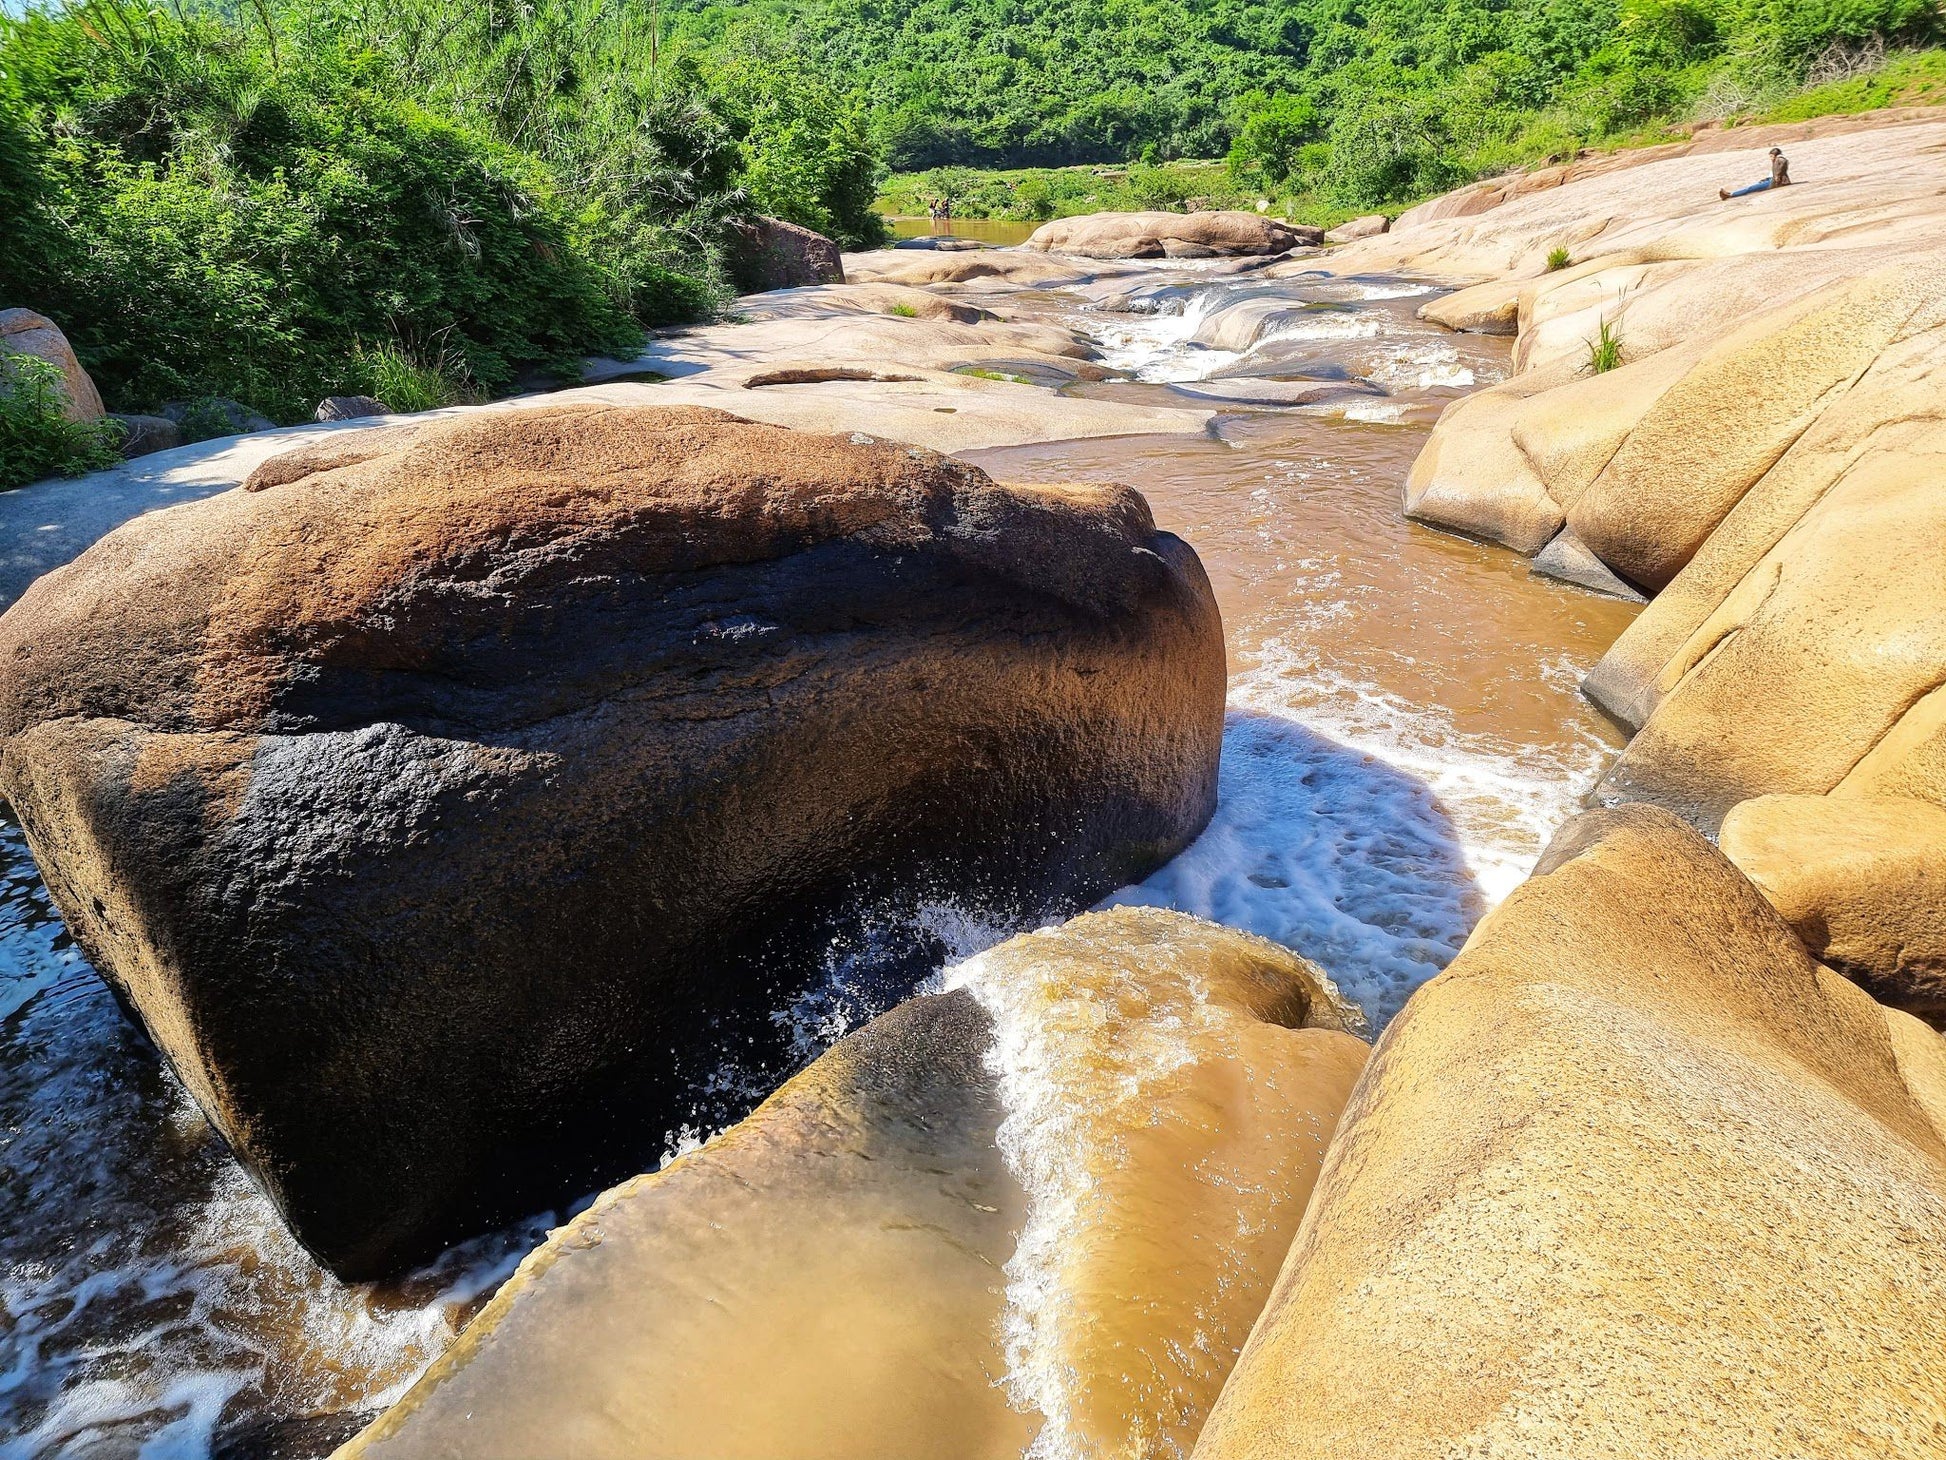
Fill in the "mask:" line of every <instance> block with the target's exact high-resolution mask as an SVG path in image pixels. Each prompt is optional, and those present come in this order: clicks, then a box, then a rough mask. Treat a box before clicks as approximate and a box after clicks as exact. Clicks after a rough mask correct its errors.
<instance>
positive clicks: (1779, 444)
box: [1568, 269, 1946, 590]
mask: <svg viewBox="0 0 1946 1460" xmlns="http://www.w3.org/2000/svg"><path fill="white" fill-rule="evenodd" d="M1942 311H1946V270H1933V271H1930V273H1914V272H1913V271H1910V270H1904V269H1898V270H1888V271H1883V272H1880V273H1876V274H1872V275H1868V276H1867V277H1865V278H1863V279H1859V280H1856V281H1853V282H1851V283H1848V284H1845V285H1842V286H1834V290H1833V292H1832V293H1831V294H1830V296H1829V297H1828V299H1826V301H1825V302H1824V303H1823V304H1822V305H1821V307H1819V308H1817V309H1814V310H1812V311H1811V312H1809V313H1807V314H1805V315H1803V316H1802V317H1800V318H1797V319H1795V320H1793V321H1792V322H1790V323H1789V324H1786V325H1785V326H1784V327H1783V328H1781V329H1774V330H1772V329H1762V328H1760V327H1759V328H1756V329H1754V330H1753V331H1750V332H1745V331H1738V332H1736V333H1733V334H1731V335H1729V336H1728V337H1726V338H1725V339H1724V341H1723V342H1722V344H1720V345H1719V346H1717V347H1716V348H1714V349H1712V350H1710V351H1709V352H1708V353H1707V354H1705V355H1704V356H1703V357H1702V358H1701V359H1700V360H1699V361H1697V363H1696V365H1695V367H1694V368H1693V369H1691V370H1688V371H1687V372H1685V373H1684V374H1683V376H1682V378H1681V379H1680V380H1678V381H1676V382H1675V383H1674V384H1672V385H1670V386H1669V387H1668V389H1667V390H1665V391H1664V392H1663V393H1662V394H1661V395H1660V396H1659V397H1658V398H1657V400H1656V401H1655V403H1654V404H1653V405H1652V406H1651V407H1650V408H1649V410H1648V411H1647V412H1646V413H1645V414H1644V416H1643V417H1642V419H1641V421H1640V422H1639V423H1638V424H1637V425H1636V426H1635V427H1634V429H1633V430H1631V431H1630V432H1629V433H1628V435H1627V437H1626V439H1625V440H1624V441H1623V442H1622V444H1621V445H1620V446H1619V447H1618V448H1617V450H1616V452H1615V455H1614V457H1613V458H1612V459H1611V460H1610V461H1609V463H1608V465H1607V466H1606V467H1604V468H1603V469H1602V471H1601V472H1600V474H1599V475H1597V476H1596V478H1595V479H1594V481H1593V482H1592V483H1591V484H1590V485H1589V487H1588V488H1587V490H1586V491H1585V492H1583V493H1582V494H1581V496H1580V498H1579V500H1578V501H1577V502H1576V503H1575V505H1574V507H1573V508H1572V509H1571V510H1570V512H1569V514H1568V522H1569V524H1570V525H1571V526H1572V527H1573V528H1574V530H1575V534H1576V535H1577V536H1578V537H1580V538H1581V540H1582V541H1583V542H1585V543H1587V544H1588V546H1589V547H1590V548H1592V549H1593V550H1594V552H1595V553H1596V554H1597V555H1598V556H1600V558H1601V559H1602V561H1603V562H1605V563H1607V564H1608V565H1609V566H1610V567H1612V568H1613V569H1615V571H1616V572H1618V573H1620V574H1621V575H1622V576H1623V577H1625V578H1627V579H1629V580H1630V581H1631V582H1634V583H1639V584H1641V585H1642V586H1643V587H1645V588H1648V589H1651V590H1654V589H1660V588H1661V587H1663V586H1664V585H1665V584H1667V583H1668V582H1669V581H1670V579H1672V578H1674V577H1675V576H1676V574H1677V573H1678V572H1679V571H1681V569H1682V567H1683V565H1684V564H1686V563H1687V562H1688V561H1689V560H1690V558H1691V557H1693V556H1694V555H1695V553H1696V551H1697V549H1698V548H1699V547H1701V546H1702V543H1703V541H1704V539H1705V538H1707V537H1708V536H1709V534H1710V533H1711V532H1712V531H1713V530H1714V529H1715V528H1716V526H1717V524H1718V523H1720V522H1721V521H1722V520H1723V518H1724V517H1725V516H1726V515H1727V514H1728V513H1729V511H1730V509H1731V508H1732V507H1734V506H1735V505H1736V503H1737V501H1738V499H1740V498H1741V497H1742V496H1743V494H1744V493H1745V492H1746V491H1748V490H1749V488H1750V486H1751V485H1752V484H1753V483H1754V482H1755V481H1756V480H1757V479H1758V478H1759V477H1761V476H1763V475H1764V473H1766V472H1767V471H1769V470H1770V469H1771V467H1772V466H1774V465H1775V464H1776V463H1777V461H1778V460H1779V458H1781V457H1782V456H1783V455H1784V453H1785V452H1786V451H1787V450H1789V449H1790V447H1791V445H1792V444H1793V443H1794V442H1795V441H1796V440H1797V439H1798V437H1800V436H1801V435H1803V434H1804V432H1805V431H1806V430H1807V429H1808V428H1809V427H1810V426H1811V425H1812V424H1813V423H1814V422H1815V420H1816V419H1817V417H1818V415H1819V414H1820V413H1821V412H1822V411H1823V410H1824V409H1825V408H1826V407H1827V406H1829V405H1830V404H1831V403H1832V401H1833V400H1835V399H1837V398H1838V397H1840V396H1842V395H1843V393H1844V392H1845V391H1846V390H1847V389H1849V388H1850V386H1851V385H1852V383H1853V382H1854V381H1856V380H1857V379H1858V378H1859V377H1860V376H1862V375H1864V374H1865V372H1866V371H1867V370H1868V369H1870V367H1871V366H1872V364H1873V362H1874V361H1875V360H1877V358H1878V357H1879V355H1880V354H1881V353H1883V352H1884V351H1885V350H1886V349H1887V348H1889V347H1890V346H1892V345H1894V344H1896V343H1897V342H1898V341H1899V340H1900V339H1902V338H1904V337H1905V336H1906V335H1907V334H1909V333H1911V332H1913V331H1915V330H1919V329H1925V328H1928V327H1930V326H1932V325H1934V324H1937V323H1938V322H1939V320H1940V317H1941V314H1942ZM1753 333H1754V334H1755V336H1756V337H1755V338H1752V337H1751V335H1752V334H1753Z"/></svg>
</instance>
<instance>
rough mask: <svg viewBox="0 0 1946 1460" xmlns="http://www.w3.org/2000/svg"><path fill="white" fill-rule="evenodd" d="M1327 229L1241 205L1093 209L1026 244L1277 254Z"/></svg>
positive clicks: (1182, 253) (1319, 237) (1185, 253)
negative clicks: (1196, 209)
mask: <svg viewBox="0 0 1946 1460" xmlns="http://www.w3.org/2000/svg"><path fill="white" fill-rule="evenodd" d="M1323 238H1324V231H1323V230H1322V229H1318V228H1305V227H1301V226H1297V225H1293V224H1289V223H1282V222H1279V221H1278V220H1277V219H1275V218H1267V217H1265V216H1264V215H1263V214H1261V213H1246V212H1243V211H1241V210H1231V211H1213V212H1207V213H1088V214H1085V215H1083V216H1081V217H1078V218H1057V219H1055V220H1054V221H1053V222H1052V223H1043V224H1042V225H1041V226H1040V227H1039V228H1036V229H1035V230H1034V232H1033V236H1032V237H1030V238H1029V239H1028V240H1027V242H1026V244H1025V245H1024V247H1026V248H1030V249H1038V250H1039V251H1040V252H1042V253H1062V254H1077V255H1079V256H1080V257H1082V258H1097V259H1159V258H1165V257H1167V258H1196V257H1212V256H1217V257H1220V256H1227V255H1234V254H1274V253H1283V252H1285V251H1286V250H1288V249H1292V248H1296V247H1298V246H1299V245H1300V244H1314V243H1320V242H1322V241H1323Z"/></svg>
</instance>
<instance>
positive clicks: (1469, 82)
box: [676, 0, 1940, 217]
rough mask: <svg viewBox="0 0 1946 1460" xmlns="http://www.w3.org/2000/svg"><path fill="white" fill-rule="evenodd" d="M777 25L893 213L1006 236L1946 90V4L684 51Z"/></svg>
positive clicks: (1774, 4) (895, 7)
mask: <svg viewBox="0 0 1946 1460" xmlns="http://www.w3.org/2000/svg"><path fill="white" fill-rule="evenodd" d="M759 25H762V26H769V27H773V28H775V27H785V28H789V29H791V30H792V31H793V32H794V34H795V35H796V36H797V37H798V38H799V40H798V44H800V45H801V46H802V47H803V49H804V50H805V51H806V52H807V53H808V54H811V55H813V56H816V57H818V58H820V59H821V60H822V63H823V66H824V68H825V69H826V71H827V72H828V73H829V74H833V75H843V76H846V77H850V78H855V82H856V84H857V85H858V86H859V87H860V88H861V90H862V91H863V93H864V94H865V95H867V96H868V97H869V98H870V99H871V105H872V117H873V125H874V128H875V131H876V134H877V137H878V139H879V141H880V143H881V145H882V146H883V148H884V150H885V156H886V160H887V162H888V164H889V165H890V166H891V168H892V169H893V170H894V171H895V173H897V174H899V175H900V176H899V177H897V178H896V179H895V182H894V185H893V187H892V188H891V190H890V191H888V194H887V198H888V201H889V202H892V203H894V204H898V203H900V202H901V201H902V200H906V199H915V198H918V197H921V196H922V195H924V194H926V193H928V192H930V193H932V194H934V195H941V196H948V197H955V198H956V199H963V200H964V201H965V204H966V206H965V207H964V208H963V209H962V211H964V212H966V213H968V214H973V213H984V214H986V215H988V216H1008V217H1037V216H1049V217H1052V216H1058V215H1059V214H1061V213H1063V212H1066V211H1069V207H1068V203H1069V199H1070V198H1071V197H1072V196H1078V195H1087V196H1092V197H1093V198H1094V199H1096V200H1097V201H1099V202H1100V203H1101V204H1102V205H1103V206H1121V205H1122V199H1123V198H1125V197H1129V196H1141V195H1143V194H1148V195H1153V196H1158V197H1163V196H1166V195H1167V194H1168V193H1170V192H1171V191H1175V192H1184V191H1191V190H1193V192H1195V193H1200V194H1204V195H1208V194H1211V193H1212V192H1214V191H1215V188H1214V187H1213V185H1211V184H1210V183H1209V182H1207V181H1206V180H1199V179H1197V178H1196V177H1195V176H1194V175H1193V174H1194V171H1195V170H1194V169H1191V170H1190V172H1189V175H1185V174H1184V173H1183V172H1182V170H1181V169H1177V168H1172V167H1169V166H1166V164H1170V163H1172V162H1174V161H1175V160H1177V159H1185V158H1204V159H1207V158H1213V157H1214V158H1224V157H1227V158H1228V159H1230V161H1231V162H1232V163H1233V165H1234V166H1233V174H1232V178H1231V180H1230V183H1231V195H1232V196H1233V197H1243V196H1245V195H1249V194H1255V195H1256V196H1263V195H1264V194H1265V193H1271V194H1273V195H1279V194H1281V195H1283V196H1291V195H1297V196H1299V197H1300V198H1302V199H1303V200H1305V201H1306V202H1307V204H1308V205H1309V206H1311V207H1312V208H1313V209H1314V210H1315V211H1318V212H1321V213H1330V212H1337V213H1342V212H1344V211H1345V210H1347V209H1351V210H1356V209H1366V208H1373V207H1389V206H1396V205H1398V204H1401V203H1404V202H1406V201H1409V200H1412V199H1416V198H1421V197H1425V196H1428V195H1430V194H1433V193H1436V192H1439V191H1442V190H1444V189H1446V188H1449V187H1452V186H1454V185H1456V184H1458V183H1461V182H1465V181H1467V180H1469V179H1471V178H1473V177H1477V176H1481V175H1483V174H1486V173H1490V172H1494V171H1499V170H1502V169H1504V168H1506V167H1509V166H1513V165H1518V164H1522V163H1528V162H1533V161H1538V160H1542V159H1545V158H1547V157H1550V156H1565V155H1571V154H1572V153H1573V152H1574V151H1575V150H1577V149H1579V148H1582V147H1589V146H1604V145H1615V144H1618V143H1621V142H1626V141H1632V140H1638V139H1648V138H1652V137H1654V136H1657V135H1660V134H1661V133H1662V132H1663V131H1664V129H1665V128H1666V126H1667V125H1668V124H1669V123H1670V122H1672V121H1677V120H1688V119H1696V118H1707V117H1724V118H1728V117H1734V116H1756V115H1763V114H1765V113H1767V112H1770V111H1774V110H1776V109H1778V108H1780V107H1786V106H1788V105H1790V103H1791V98H1793V97H1795V96H1797V95H1798V94H1799V93H1800V92H1805V91H1806V90H1807V88H1808V89H1809V94H1808V97H1807V98H1806V99H1805V100H1803V101H1801V102H1800V103H1798V104H1799V105H1800V106H1801V107H1808V108H1812V109H1817V108H1820V107H1829V106H1842V107H1852V106H1854V105H1857V104H1861V103H1862V98H1864V97H1866V96H1868V95H1870V96H1873V97H1874V98H1875V99H1874V100H1873V101H1872V102H1870V103H1862V104H1877V105H1883V104H1886V103H1888V102H1890V101H1894V100H1898V99H1902V98H1901V97H1900V95H1899V92H1900V90H1901V88H1902V87H1903V88H1904V89H1905V90H1907V91H1911V90H1912V89H1913V88H1912V87H1911V86H1910V85H1909V84H1908V83H1910V82H1911V81H1913V80H1914V79H1915V78H1914V76H1913V75H1912V74H1910V73H1914V72H1920V73H1924V74H1925V75H1926V76H1929V77H1934V78H1936V77H1937V75H1938V69H1937V67H1938V63H1937V59H1936V57H1933V56H1931V55H1915V54H1911V52H1913V51H1914V50H1915V49H1916V48H1923V47H1925V46H1927V45H1929V44H1931V43H1932V42H1934V41H1936V40H1937V39H1938V38H1939V31H1940V19H1939V12H1938V10H1937V8H1936V7H1935V6H1934V5H1933V4H1932V3H1931V0H1262V3H1252V4H1249V5H1244V4H1242V3H1240V0H771V4H770V6H769V8H767V9H765V10H764V11H762V12H761V15H760V16H759V17H758V18H752V11H751V9H750V7H747V6H738V7H735V8H731V7H728V6H725V5H722V4H710V5H706V6H704V7H703V8H701V9H692V10H687V11H685V12H684V13H683V14H682V15H681V17H680V18H679V19H678V21H677V24H676V33H677V35H678V36H679V37H680V38H681V39H682V41H683V42H684V43H685V44H689V45H693V46H696V47H698V48H701V49H704V50H707V49H708V48H709V47H711V46H714V45H718V44H722V43H723V42H724V41H725V40H726V39H727V38H729V37H731V36H733V35H735V34H736V33H737V32H738V31H739V30H747V29H749V28H751V27H753V26H759ZM1888 56H1890V58H1891V59H1890V61H1889V62H1888V59H1887V58H1888ZM1873 77H1877V78H1880V79H1878V80H1873V79H1871V78H1873ZM1833 83H1837V84H1839V85H1840V86H1845V85H1848V86H1849V87H1850V95H1849V96H1848V97H1838V96H1836V95H1834V94H1832V93H1831V86H1832V84H1833ZM1918 89H1919V90H1921V91H1923V90H1924V89H1925V88H1924V87H1920V88H1918ZM1912 99H1923V97H1913V98H1912ZM1130 161H1140V162H1145V163H1148V164H1151V165H1154V164H1165V166H1163V167H1161V168H1160V169H1159V170H1155V171H1152V172H1151V173H1149V174H1148V175H1146V176H1139V175H1135V174H1131V175H1130V176H1129V177H1128V178H1126V179H1120V180H1116V181H1117V184H1118V185H1117V186H1114V187H1101V186H1096V185H1091V184H1090V183H1088V182H1087V181H1085V180H1079V179H1075V178H1071V177H1062V176H1059V175H1056V174H1054V173H1051V172H1048V171H1045V169H1050V168H1056V167H1061V166H1063V165H1074V164H1103V163H1116V164H1121V163H1127V162H1130ZM975 168H977V169H988V170H991V169H1012V170H1017V171H1018V170H1021V169H1034V171H1033V172H1031V173H1026V172H1022V173H1020V174H1019V175H1017V176H1015V177H1014V178H1013V179H1012V181H1013V183H1014V184H1015V186H1014V188H1012V189H1011V190H1010V191H1012V192H1013V193H1014V194H1016V197H1014V198H1012V199H1008V200H1004V201H1003V200H1001V199H999V198H998V197H997V196H996V195H994V194H993V191H992V184H991V182H990V181H980V180H974V179H969V178H968V177H967V176H966V174H965V173H964V172H963V171H953V170H952V169H975ZM921 173H923V174H924V176H920V175H919V174H921ZM982 193H984V194H985V196H984V197H982V196H981V194H982Z"/></svg>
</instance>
